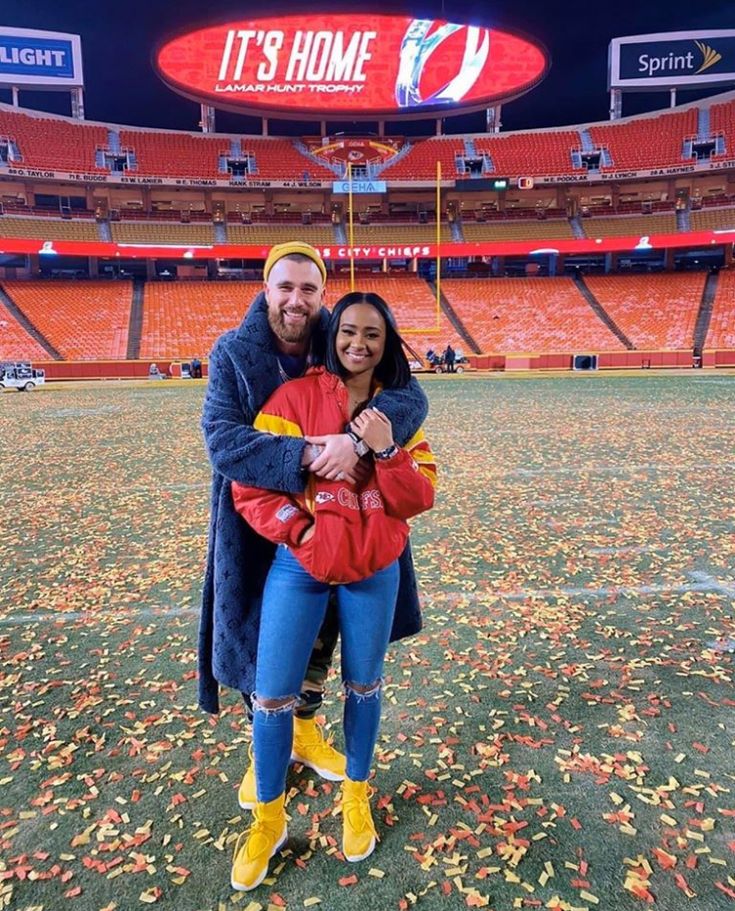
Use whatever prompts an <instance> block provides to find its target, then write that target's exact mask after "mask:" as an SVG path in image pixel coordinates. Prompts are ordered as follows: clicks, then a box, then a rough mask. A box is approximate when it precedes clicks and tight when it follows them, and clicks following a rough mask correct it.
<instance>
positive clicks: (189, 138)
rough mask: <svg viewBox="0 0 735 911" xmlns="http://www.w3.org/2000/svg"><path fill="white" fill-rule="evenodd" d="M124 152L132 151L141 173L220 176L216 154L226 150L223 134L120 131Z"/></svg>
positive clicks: (135, 172) (227, 144)
mask: <svg viewBox="0 0 735 911" xmlns="http://www.w3.org/2000/svg"><path fill="white" fill-rule="evenodd" d="M120 146H121V148H122V150H123V152H134V153H135V159H136V162H137V169H136V170H135V171H131V173H134V174H140V175H143V176H144V175H161V176H164V175H166V176H171V177H198V178H220V179H222V178H223V177H226V176H227V175H226V174H224V173H222V172H220V170H219V156H220V155H223V154H228V153H229V140H228V139H227V137H225V136H219V137H211V136H195V135H192V134H190V133H178V132H173V131H172V132H170V133H163V132H158V133H157V132H153V131H151V130H120Z"/></svg>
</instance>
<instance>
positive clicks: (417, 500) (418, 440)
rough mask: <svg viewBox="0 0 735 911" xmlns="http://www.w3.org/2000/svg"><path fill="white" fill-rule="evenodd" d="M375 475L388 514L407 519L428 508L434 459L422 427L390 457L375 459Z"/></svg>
mask: <svg viewBox="0 0 735 911" xmlns="http://www.w3.org/2000/svg"><path fill="white" fill-rule="evenodd" d="M375 476H376V479H377V482H378V489H379V490H380V493H381V494H382V496H383V502H384V503H385V511H386V513H387V514H388V515H389V516H394V517H395V518H397V519H410V518H411V517H412V516H417V515H419V513H422V512H426V510H427V509H431V507H432V506H433V505H434V490H435V489H436V461H435V460H434V454H433V453H432V451H431V449H430V448H429V444H428V442H427V441H426V437H425V436H424V432H423V430H419V431H418V432H417V433H416V434H414V436H413V437H412V438H411V439H410V440H409V441H408V443H407V444H406V446H405V447H404V448H403V449H399V450H398V453H397V454H396V455H394V456H393V458H392V459H376V460H375Z"/></svg>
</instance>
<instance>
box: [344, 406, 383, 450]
mask: <svg viewBox="0 0 735 911" xmlns="http://www.w3.org/2000/svg"><path fill="white" fill-rule="evenodd" d="M352 427H353V429H354V431H355V433H356V434H358V436H360V437H362V439H363V440H365V442H366V443H367V444H368V446H369V447H370V448H371V449H372V450H373V452H382V450H383V449H390V447H391V446H392V445H393V427H392V425H391V422H390V421H389V420H388V418H387V417H386V416H385V415H384V414H383V412H382V411H379V410H378V409H377V408H366V409H365V410H364V411H361V412H360V414H358V416H357V417H356V418H355V419H354V421H352Z"/></svg>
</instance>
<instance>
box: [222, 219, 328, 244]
mask: <svg viewBox="0 0 735 911" xmlns="http://www.w3.org/2000/svg"><path fill="white" fill-rule="evenodd" d="M294 237H298V238H299V240H304V241H306V243H307V244H317V245H325V244H333V243H334V242H335V238H334V231H333V230H332V227H331V225H293V224H292V225H267V224H259V225H233V224H229V225H227V243H228V244H264V245H266V246H271V245H272V244H282V243H285V242H286V241H289V240H293V239H294Z"/></svg>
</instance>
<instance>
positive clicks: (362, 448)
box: [347, 428, 370, 458]
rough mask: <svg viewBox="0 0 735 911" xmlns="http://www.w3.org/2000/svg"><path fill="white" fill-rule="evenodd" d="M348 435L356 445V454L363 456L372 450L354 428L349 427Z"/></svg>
mask: <svg viewBox="0 0 735 911" xmlns="http://www.w3.org/2000/svg"><path fill="white" fill-rule="evenodd" d="M347 436H348V437H349V438H350V439H351V440H352V445H353V446H354V447H355V455H357V456H359V457H360V458H362V457H363V456H364V455H367V454H368V453H369V452H370V447H369V446H368V444H367V443H366V442H365V440H363V439H362V437H359V436H358V435H357V434H356V433H355V431H354V430H350V429H349V428H348V429H347Z"/></svg>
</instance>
